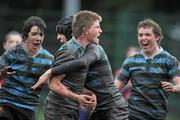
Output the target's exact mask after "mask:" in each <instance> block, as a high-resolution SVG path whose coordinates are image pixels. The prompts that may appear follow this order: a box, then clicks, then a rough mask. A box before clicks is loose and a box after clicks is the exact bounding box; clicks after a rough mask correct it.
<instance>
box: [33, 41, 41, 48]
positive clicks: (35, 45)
mask: <svg viewBox="0 0 180 120" xmlns="http://www.w3.org/2000/svg"><path fill="white" fill-rule="evenodd" d="M33 45H34V47H39V46H40V45H41V43H40V42H39V43H34V44H33Z"/></svg>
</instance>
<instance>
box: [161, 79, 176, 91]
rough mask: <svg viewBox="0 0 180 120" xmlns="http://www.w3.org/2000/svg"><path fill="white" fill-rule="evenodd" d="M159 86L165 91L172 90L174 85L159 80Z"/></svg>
mask: <svg viewBox="0 0 180 120" xmlns="http://www.w3.org/2000/svg"><path fill="white" fill-rule="evenodd" d="M161 86H162V88H163V89H164V91H166V92H174V91H175V90H174V85H173V84H172V83H170V82H165V81H161Z"/></svg>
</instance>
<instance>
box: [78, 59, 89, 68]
mask: <svg viewBox="0 0 180 120" xmlns="http://www.w3.org/2000/svg"><path fill="white" fill-rule="evenodd" d="M79 62H80V63H79V65H81V68H88V67H89V65H88V63H87V62H86V61H85V60H81V59H80V61H79Z"/></svg>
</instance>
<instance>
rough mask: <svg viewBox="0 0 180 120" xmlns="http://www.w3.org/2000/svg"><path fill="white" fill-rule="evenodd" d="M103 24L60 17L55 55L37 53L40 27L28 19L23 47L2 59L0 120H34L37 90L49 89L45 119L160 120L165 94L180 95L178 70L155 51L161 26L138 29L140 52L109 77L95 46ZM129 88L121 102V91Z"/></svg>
mask: <svg viewBox="0 0 180 120" xmlns="http://www.w3.org/2000/svg"><path fill="white" fill-rule="evenodd" d="M101 21H102V17H101V16H100V15H99V14H97V13H96V12H92V11H87V10H84V11H80V12H78V13H76V14H75V15H73V16H68V17H64V18H62V19H61V20H60V21H59V22H58V24H57V26H56V32H57V40H58V41H59V42H61V43H63V44H62V45H61V46H60V47H59V49H58V50H57V52H56V53H55V54H54V55H52V54H51V53H50V52H49V51H48V50H46V49H44V48H43V47H42V43H43V40H44V35H45V31H46V24H45V22H44V21H43V20H42V19H41V18H40V17H37V16H31V17H29V18H28V19H27V20H26V21H25V22H24V25H23V27H22V42H21V43H20V44H17V45H15V46H13V47H11V48H8V49H7V50H6V51H5V52H4V53H3V54H2V55H1V57H0V69H1V71H0V79H2V81H3V83H2V85H1V87H0V119H1V120H36V119H37V118H36V112H37V108H38V105H39V98H40V90H41V89H39V88H40V87H41V86H42V84H45V83H48V87H49V93H48V95H47V97H46V99H45V102H44V107H43V108H44V111H43V112H44V119H45V120H165V119H166V114H167V111H168V110H167V101H168V96H169V93H170V92H172V93H180V67H179V61H178V60H177V58H175V57H174V56H172V55H171V54H169V53H168V52H167V51H166V50H164V49H163V48H162V47H161V46H160V42H161V40H162V39H163V35H162V31H161V28H160V26H159V25H158V23H157V22H155V21H154V20H152V19H144V20H142V21H140V22H139V24H138V26H137V39H138V44H139V46H140V48H141V50H140V51H137V52H136V53H135V54H134V55H133V56H131V57H128V58H126V59H125V60H124V62H123V64H122V67H121V69H120V72H119V73H118V75H117V77H116V78H114V76H113V73H112V70H111V66H110V62H109V60H108V57H107V55H106V52H105V51H104V49H103V47H102V46H101V45H100V42H99V41H100V39H99V37H100V35H101V34H102V32H103V31H102V29H101V27H100V23H101ZM129 82H131V84H132V86H131V94H130V96H129V98H128V100H127V101H126V100H125V99H124V97H123V95H122V93H121V92H122V91H121V90H122V89H123V88H124V87H125V85H126V84H127V83H129Z"/></svg>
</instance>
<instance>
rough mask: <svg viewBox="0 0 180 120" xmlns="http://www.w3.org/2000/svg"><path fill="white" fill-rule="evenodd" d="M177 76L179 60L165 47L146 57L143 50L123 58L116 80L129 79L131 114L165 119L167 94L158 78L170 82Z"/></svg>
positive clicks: (144, 117) (178, 74)
mask: <svg viewBox="0 0 180 120" xmlns="http://www.w3.org/2000/svg"><path fill="white" fill-rule="evenodd" d="M175 76H180V68H179V63H178V60H177V59H176V58H175V57H173V56H172V55H170V54H169V53H168V52H167V51H164V50H161V52H160V53H159V54H157V55H155V56H154V57H153V58H151V59H146V58H145V57H144V55H143V53H142V52H138V53H137V54H135V55H134V56H133V57H130V58H128V59H126V60H125V61H124V63H123V65H122V68H121V70H120V75H119V78H118V79H119V80H121V81H123V82H124V83H127V82H128V80H130V79H131V81H132V85H133V86H132V93H131V96H130V97H129V100H128V103H129V110H130V116H133V117H134V118H137V119H142V120H143V119H147V118H150V119H153V120H155V119H158V120H159V119H165V117H166V112H167V100H168V96H169V94H168V93H167V92H165V91H164V90H163V89H162V87H161V81H168V82H172V79H173V78H174V77H175Z"/></svg>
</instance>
